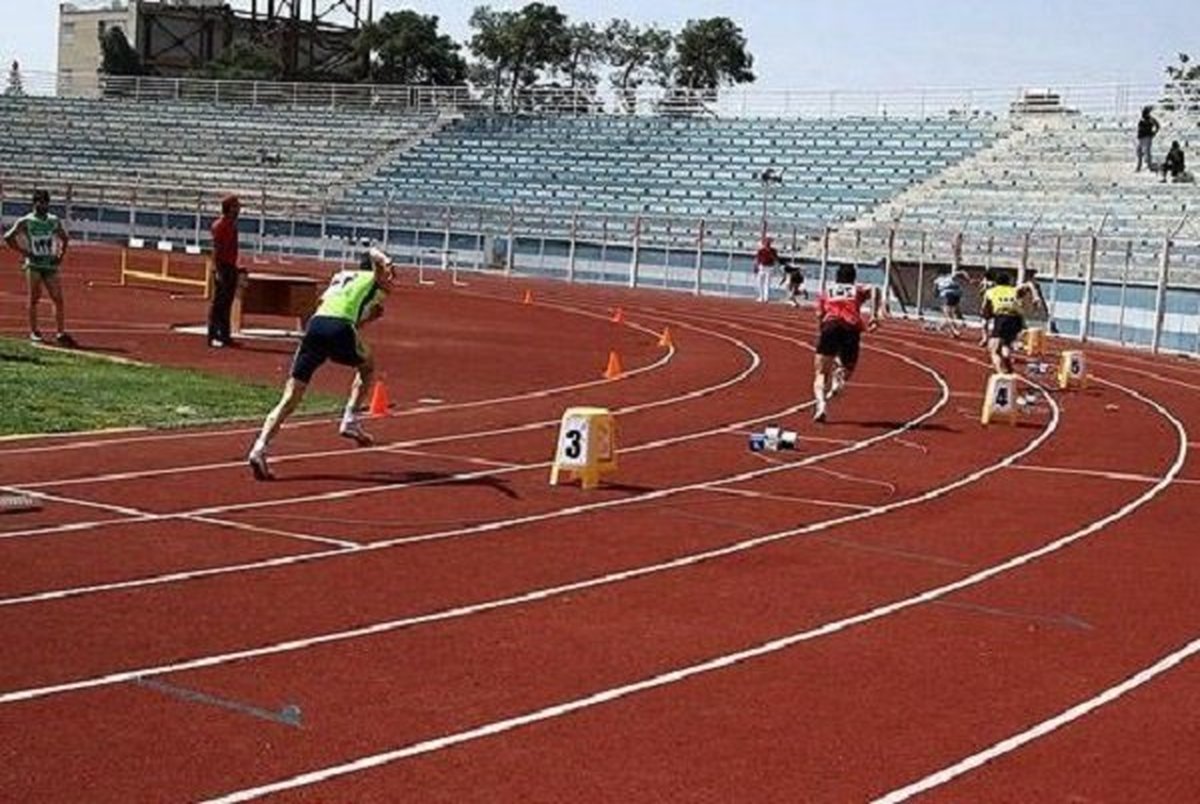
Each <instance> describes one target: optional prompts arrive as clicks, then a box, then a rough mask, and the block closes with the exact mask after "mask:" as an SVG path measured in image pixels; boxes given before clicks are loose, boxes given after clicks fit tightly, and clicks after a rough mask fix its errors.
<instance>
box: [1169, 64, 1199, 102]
mask: <svg viewBox="0 0 1200 804" xmlns="http://www.w3.org/2000/svg"><path fill="white" fill-rule="evenodd" d="M1166 73H1167V85H1166V87H1164V97H1163V99H1162V106H1163V107H1164V108H1167V109H1175V108H1178V107H1180V106H1182V107H1183V108H1185V109H1189V110H1191V111H1197V110H1200V64H1193V63H1192V59H1191V57H1190V56H1188V54H1186V53H1180V54H1179V63H1178V64H1171V65H1168V66H1167V69H1166Z"/></svg>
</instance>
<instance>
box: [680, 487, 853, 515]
mask: <svg viewBox="0 0 1200 804" xmlns="http://www.w3.org/2000/svg"><path fill="white" fill-rule="evenodd" d="M701 491H711V492H716V493H717V494H733V495H735V496H738V497H750V498H751V499H756V500H774V501H776V502H786V503H804V504H806V505H820V506H826V507H829V508H849V509H850V510H852V511H870V510H872V507H871V506H870V505H855V504H854V503H846V502H837V501H835V500H817V499H813V498H811V497H793V496H790V495H788V494H768V493H766V492H763V491H749V490H747V489H722V488H714V487H712V486H705V487H704V488H702V489H701Z"/></svg>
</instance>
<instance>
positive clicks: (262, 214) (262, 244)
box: [258, 185, 267, 257]
mask: <svg viewBox="0 0 1200 804" xmlns="http://www.w3.org/2000/svg"><path fill="white" fill-rule="evenodd" d="M258 197H259V205H258V255H259V256H260V257H261V256H262V255H263V254H265V253H266V247H267V243H266V241H267V188H266V186H265V185H264V186H263V187H262V189H261V190H259V196H258Z"/></svg>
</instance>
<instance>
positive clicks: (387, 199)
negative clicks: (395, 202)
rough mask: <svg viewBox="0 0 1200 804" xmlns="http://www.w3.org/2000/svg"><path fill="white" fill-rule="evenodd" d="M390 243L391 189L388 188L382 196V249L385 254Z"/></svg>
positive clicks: (389, 247) (387, 252)
mask: <svg viewBox="0 0 1200 804" xmlns="http://www.w3.org/2000/svg"><path fill="white" fill-rule="evenodd" d="M391 243H392V191H391V190H388V193H387V195H385V196H384V197H383V245H382V246H380V248H382V249H383V251H384V253H385V254H390V253H391Z"/></svg>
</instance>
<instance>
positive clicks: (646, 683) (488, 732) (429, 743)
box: [209, 383, 1194, 804]
mask: <svg viewBox="0 0 1200 804" xmlns="http://www.w3.org/2000/svg"><path fill="white" fill-rule="evenodd" d="M1114 385H1115V383H1114ZM1118 387H1121V388H1122V390H1125V391H1127V392H1128V393H1129V394H1130V395H1132V396H1134V397H1135V398H1140V399H1142V400H1144V401H1146V402H1147V403H1149V404H1150V405H1151V406H1152V407H1154V408H1156V409H1157V410H1158V411H1159V412H1160V413H1161V414H1162V415H1163V416H1165V417H1166V418H1167V419H1168V420H1169V421H1171V422H1172V424H1174V426H1175V428H1176V431H1177V433H1178V434H1179V435H1180V437H1181V444H1182V446H1181V449H1180V452H1179V455H1178V457H1177V458H1176V460H1175V462H1174V463H1173V464H1172V466H1171V467H1170V469H1168V471H1167V474H1166V475H1164V476H1163V477H1162V478H1161V479H1160V481H1159V482H1158V483H1157V484H1156V485H1155V487H1154V488H1153V489H1150V490H1148V491H1147V492H1145V493H1143V494H1142V495H1140V496H1139V497H1137V498H1135V499H1134V500H1132V501H1131V502H1129V503H1127V504H1126V505H1124V506H1122V507H1121V508H1120V509H1118V510H1117V511H1115V512H1113V513H1112V514H1109V515H1108V516H1106V517H1103V518H1101V519H1099V520H1095V521H1094V522H1092V523H1090V524H1089V525H1087V526H1085V527H1083V528H1081V529H1079V530H1077V531H1075V532H1074V533H1071V534H1068V535H1067V536H1064V537H1061V538H1059V539H1056V540H1054V541H1052V542H1050V543H1048V544H1046V545H1043V546H1042V547H1040V548H1038V549H1036V550H1032V551H1030V552H1027V553H1024V554H1021V555H1019V556H1015V557H1013V558H1011V559H1009V560H1007V561H1004V562H1001V563H1000V564H996V565H993V566H992V567H989V568H987V569H984V570H981V571H979V572H976V573H974V574H972V575H969V576H967V577H965V578H962V579H960V580H958V581H954V582H952V583H948V584H944V585H942V586H939V587H935V588H933V589H929V590H927V591H925V592H922V593H920V594H917V595H913V596H911V597H908V598H904V599H902V600H897V601H894V602H892V603H888V604H885V605H883V606H879V607H876V608H875V609H872V610H870V611H866V612H863V613H862V614H857V615H854V616H852V617H847V618H845V619H842V620H837V621H834V622H830V623H826V624H825V625H822V626H819V627H817V628H813V629H810V630H807V631H802V632H799V633H796V634H792V635H789V636H786V637H783V638H780V639H776V640H772V641H770V642H766V643H762V644H760V645H757V646H755V647H753V648H750V649H747V650H743V651H738V652H736V653H730V654H726V655H724V656H719V657H716V658H714V659H710V660H708V661H705V662H700V663H697V664H693V665H689V666H687V667H683V668H679V669H677V670H673V671H670V672H667V673H662V674H659V675H656V676H653V677H651V678H647V679H643V680H642V681H638V682H634V683H632V684H626V685H623V686H620V687H614V688H610V689H607V690H601V691H599V692H596V693H594V694H592V695H589V696H586V697H583V698H576V699H574V700H570V701H565V702H563V703H560V704H556V705H554V706H548V707H545V708H543V709H538V710H536V711H532V712H527V713H525V714H522V715H517V716H514V717H511V718H507V719H504V720H499V721H494V722H492V723H487V724H484V725H481V726H477V727H475V728H472V729H467V730H464V731H460V732H456V733H454V734H448V735H444V736H442V737H437V738H433V739H430V740H425V741H423V742H419V743H414V744H411V745H407V746H404V747H401V748H397V749H394V750H391V751H385V752H381V753H377V754H372V755H370V756H365V757H361V758H359V759H356V760H353V761H350V762H346V763H343V764H339V765H333V766H329V767H326V768H321V769H318V770H315V771H310V772H308V773H304V774H299V775H297V776H293V777H291V778H287V779H281V780H279V781H276V782H272V783H270V784H265V785H261V786H257V787H252V788H247V789H245V790H239V791H235V792H232V793H229V794H226V795H224V796H220V797H218V798H214V799H210V800H209V801H210V802H214V803H215V802H220V803H221V804H230V803H232V802H239V801H250V800H253V799H256V798H261V797H262V796H265V795H269V794H271V793H277V792H282V791H284V790H292V789H296V788H299V787H307V786H309V785H313V784H319V783H321V782H325V781H328V780H330V779H333V778H336V777H339V776H345V775H348V774H352V773H357V772H361V771H365V770H369V769H371V768H376V767H379V766H382V765H387V764H390V763H392V762H396V761H399V760H402V759H407V758H409V757H414V756H418V755H421V754H427V753H432V752H434V751H439V750H441V749H444V748H448V747H451V746H455V745H461V744H463V743H467V742H471V741H474V740H478V739H481V738H484V737H489V736H492V735H495V734H499V733H502V732H505V731H510V730H512V729H516V728H519V727H522V726H527V725H531V724H534V723H539V722H542V721H546V720H551V719H553V718H557V717H562V716H563V715H567V714H571V713H573V712H577V711H581V710H583V709H588V708H591V707H594V706H598V705H600V704H605V703H609V702H612V701H615V700H619V699H621V698H625V697H628V696H630V695H633V694H635V693H639V692H645V691H647V690H651V689H655V688H658V687H664V686H667V685H670V684H675V683H678V682H680V681H683V680H685V679H688V678H691V677H692V676H697V675H701V674H703V673H709V672H713V671H715V670H721V669H724V668H727V667H731V666H733V665H736V664H738V663H741V662H745V661H748V660H751V659H755V658H757V657H759V656H764V655H767V654H771V653H776V652H778V651H781V650H784V649H786V648H789V647H792V646H793V645H797V644H800V643H802V642H808V641H812V640H814V639H817V638H819V637H823V636H828V635H830V634H836V633H838V632H840V631H844V630H846V629H848V628H851V627H853V626H856V625H861V624H863V623H868V622H872V621H874V620H879V619H882V618H884V617H887V616H890V615H892V614H896V613H898V612H901V611H904V610H906V609H909V608H913V607H915V606H918V605H921V604H923V603H929V602H932V601H935V600H937V599H939V598H941V597H945V596H946V595H948V594H950V593H952V592H957V591H959V590H961V589H965V588H968V587H971V586H974V585H977V584H980V583H982V582H984V581H986V580H989V579H991V578H994V577H996V576H998V575H1000V574H1002V573H1005V572H1008V571H1009V570H1012V569H1016V568H1018V567H1021V566H1024V565H1025V564H1028V563H1030V562H1032V561H1035V560H1037V559H1039V558H1041V557H1043V556H1046V555H1049V554H1050V553H1054V552H1057V551H1058V550H1061V549H1063V548H1064V547H1067V546H1069V545H1071V544H1073V543H1074V542H1076V541H1079V540H1080V539H1083V538H1086V537H1087V536H1089V535H1091V534H1093V533H1095V532H1097V531H1099V530H1101V529H1103V528H1105V527H1107V526H1108V525H1110V524H1112V523H1113V522H1116V521H1118V520H1120V519H1122V518H1124V517H1126V516H1128V515H1129V514H1130V513H1132V512H1133V511H1135V510H1137V509H1138V508H1140V507H1141V506H1142V505H1144V504H1145V503H1146V502H1148V501H1149V500H1151V499H1153V498H1154V497H1155V496H1157V494H1159V493H1160V492H1161V491H1162V490H1163V489H1165V488H1167V487H1168V486H1169V485H1170V481H1171V478H1172V477H1173V476H1174V475H1175V474H1177V473H1178V472H1179V470H1180V469H1182V467H1183V461H1184V458H1185V457H1186V455H1187V433H1186V430H1185V428H1184V427H1183V425H1182V423H1181V422H1180V421H1179V420H1178V419H1176V418H1175V417H1174V416H1173V415H1171V413H1170V412H1169V411H1167V410H1166V408H1164V407H1162V406H1161V405H1159V404H1157V403H1156V402H1153V401H1151V400H1149V399H1147V398H1146V397H1143V396H1141V394H1139V393H1137V392H1136V391H1134V390H1133V389H1129V388H1124V387H1123V386H1118ZM1054 411H1055V417H1054V422H1055V423H1056V422H1057V420H1058V408H1057V405H1055V407H1054ZM1050 432H1052V430H1047V431H1046V433H1044V434H1043V435H1044V436H1045V435H1048V434H1049V433H1050ZM1039 441H1040V439H1039ZM1026 451H1028V446H1027V447H1026V449H1025V450H1022V452H1026ZM1015 457H1017V456H1012V458H1015ZM985 471H986V472H987V473H990V471H995V469H991V470H985ZM974 474H976V475H978V474H979V472H976V473H974ZM960 484H961V482H960V483H959V484H954V485H960ZM1193 652H1194V651H1193ZM1031 739H1032V738H1031ZM1014 747H1015V746H1014ZM1009 750H1011V749H1009ZM961 772H965V770H964V771H960V773H961ZM939 783H940V782H939ZM930 786H936V785H930ZM923 789H927V788H923ZM914 792H919V791H914ZM881 800H889V799H881ZM897 800H903V799H897Z"/></svg>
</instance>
